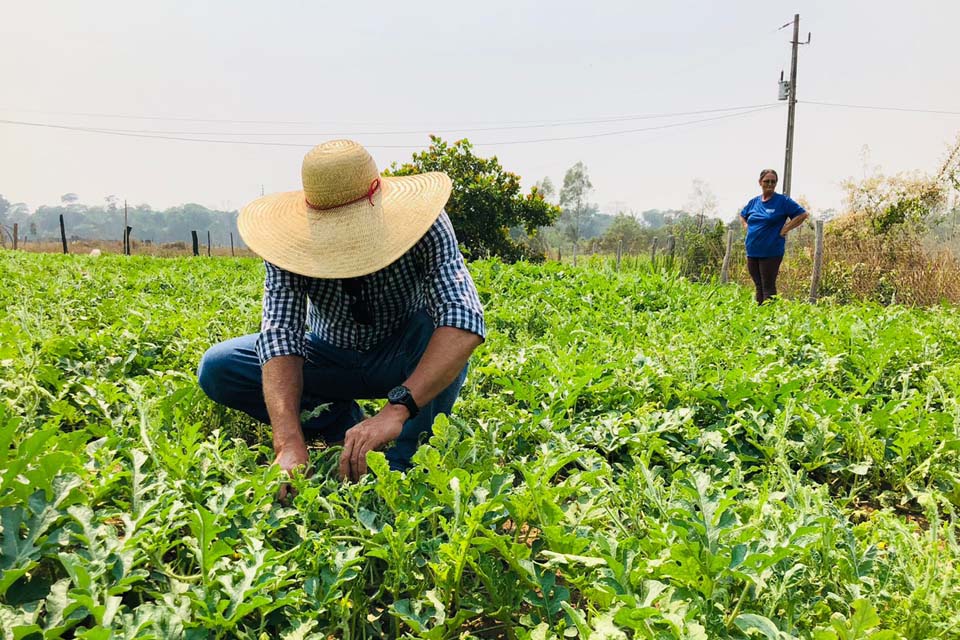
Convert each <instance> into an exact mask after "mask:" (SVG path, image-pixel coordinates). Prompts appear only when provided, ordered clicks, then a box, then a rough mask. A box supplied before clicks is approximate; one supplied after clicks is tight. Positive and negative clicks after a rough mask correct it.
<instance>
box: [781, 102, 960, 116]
mask: <svg viewBox="0 0 960 640" xmlns="http://www.w3.org/2000/svg"><path fill="white" fill-rule="evenodd" d="M797 102H800V103H802V104H814V105H818V106H821V107H843V108H845V109H871V110H874V111H902V112H905V113H932V114H937V115H944V116H960V111H944V110H941V109H909V108H906V107H880V106H875V105H868V104H843V103H840V102H817V101H814V100H797Z"/></svg>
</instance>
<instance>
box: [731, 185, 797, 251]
mask: <svg viewBox="0 0 960 640" xmlns="http://www.w3.org/2000/svg"><path fill="white" fill-rule="evenodd" d="M801 213H806V211H805V210H804V208H803V207H801V206H800V205H799V204H797V203H796V202H794V201H793V200H791V199H790V198H789V197H788V196H785V195H783V194H782V193H775V194H773V195H772V196H771V197H770V199H769V200H767V201H766V202H764V201H763V196H757V197H756V198H754V199H753V200H751V201H750V202H748V203H747V206H745V207H744V208H743V211H741V212H740V217H742V218H743V219H745V220H746V221H747V241H746V245H747V257H748V258H774V257H776V256H782V255H783V253H784V251H785V250H786V247H787V240H786V238H782V237H781V236H780V230H781V229H783V225H785V224H786V223H787V218H790V219H791V220H793V219H794V218H796V217H797V216H798V215H800V214H801Z"/></svg>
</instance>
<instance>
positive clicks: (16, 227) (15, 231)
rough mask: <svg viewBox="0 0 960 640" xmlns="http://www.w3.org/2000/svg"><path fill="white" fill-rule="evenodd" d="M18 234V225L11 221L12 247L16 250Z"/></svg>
mask: <svg viewBox="0 0 960 640" xmlns="http://www.w3.org/2000/svg"><path fill="white" fill-rule="evenodd" d="M19 236H20V225H19V224H17V223H16V222H14V223H13V249H14V251H16V249H17V242H18V241H19Z"/></svg>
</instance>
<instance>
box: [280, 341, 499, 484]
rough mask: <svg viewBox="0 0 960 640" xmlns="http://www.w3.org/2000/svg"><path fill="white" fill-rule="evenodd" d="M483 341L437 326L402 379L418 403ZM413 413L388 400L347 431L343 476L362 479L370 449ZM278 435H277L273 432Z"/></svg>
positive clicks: (448, 381)
mask: <svg viewBox="0 0 960 640" xmlns="http://www.w3.org/2000/svg"><path fill="white" fill-rule="evenodd" d="M482 342H483V339H482V338H481V337H480V336H478V335H477V334H475V333H471V332H469V331H464V330H463V329H457V328H455V327H446V326H444V327H437V328H436V329H435V330H434V332H433V336H431V338H430V342H429V343H428V344H427V350H426V351H425V352H424V354H423V357H421V358H420V362H419V363H418V364H417V368H416V369H414V371H413V373H412V374H411V375H410V377H409V378H407V380H406V381H405V382H404V383H403V384H404V386H405V387H407V388H408V389H410V394H411V395H412V396H413V400H414V402H416V403H417V406H418V407H423V406H426V405H427V404H428V403H430V402H431V401H432V400H433V399H434V398H436V397H437V396H438V395H439V394H440V392H441V391H443V390H444V389H446V388H447V387H448V386H450V384H451V383H452V382H453V381H454V380H455V379H456V377H457V376H458V375H459V374H460V372H461V371H462V370H463V367H464V366H465V365H466V364H467V360H469V359H470V354H471V353H473V350H474V349H476V348H477V346H479V345H480V343H482ZM409 417H410V412H409V410H408V409H407V408H406V407H405V406H403V405H397V404H387V405H385V406H384V407H383V409H381V410H380V412H379V413H377V415H375V416H373V417H372V418H368V419H366V420H364V421H363V422H361V423H360V424H358V425H356V426H355V427H353V428H352V429H350V430H349V431H347V435H346V438H345V439H344V441H343V453H342V455H341V456H340V477H341V478H344V479H346V478H349V479H351V480H354V481H356V480H359V479H360V476H362V475H364V474H365V473H366V472H367V453H368V452H370V451H375V450H377V449H379V448H380V447H382V446H384V445H385V444H387V443H388V442H392V441H393V440H396V439H397V438H398V437H399V436H400V432H401V431H402V429H403V423H404V422H406V420H407V419H408V418H409ZM274 438H276V436H274Z"/></svg>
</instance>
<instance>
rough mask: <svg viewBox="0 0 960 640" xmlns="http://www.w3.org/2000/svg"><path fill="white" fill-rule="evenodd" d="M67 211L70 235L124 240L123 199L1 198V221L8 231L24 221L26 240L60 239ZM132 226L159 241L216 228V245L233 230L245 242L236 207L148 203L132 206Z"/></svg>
mask: <svg viewBox="0 0 960 640" xmlns="http://www.w3.org/2000/svg"><path fill="white" fill-rule="evenodd" d="M61 215H63V220H64V227H65V229H66V233H67V236H68V237H69V238H73V239H83V240H121V239H122V238H123V203H122V202H118V201H117V199H116V198H115V197H109V198H107V199H106V202H105V203H104V204H103V205H99V206H89V205H85V204H80V203H79V198H78V197H77V196H76V194H73V193H67V194H64V195H63V196H62V197H61V203H60V205H58V206H47V205H45V206H40V207H37V209H36V210H34V211H30V209H29V207H27V206H26V205H25V204H23V203H11V202H9V201H8V200H7V199H6V198H4V197H3V196H0V225H3V226H4V227H7V228H8V229H9V228H11V227H12V226H13V224H14V223H17V224H18V225H19V233H20V237H21V238H24V237H26V238H28V239H29V240H34V241H37V240H40V241H43V240H56V239H58V238H59V237H60V216H61ZM127 224H128V225H129V226H130V227H132V228H133V231H132V233H131V237H132V238H133V239H134V240H139V241H150V242H155V243H166V242H189V241H190V238H191V236H190V232H191V231H193V230H196V231H198V232H201V233H202V234H204V235H205V234H206V232H207V231H210V235H211V237H212V238H213V241H214V243H215V244H227V243H228V242H229V237H230V233H233V237H234V241H235V242H236V243H237V246H240V234H239V233H238V231H237V212H236V211H217V210H214V209H208V208H206V207H204V206H202V205H199V204H184V205H181V206H179V207H170V208H168V209H164V210H162V211H160V210H155V209H153V208H152V207H150V205H148V204H138V205H133V206H128V207H127Z"/></svg>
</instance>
